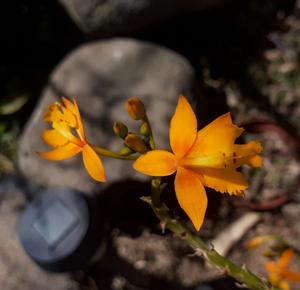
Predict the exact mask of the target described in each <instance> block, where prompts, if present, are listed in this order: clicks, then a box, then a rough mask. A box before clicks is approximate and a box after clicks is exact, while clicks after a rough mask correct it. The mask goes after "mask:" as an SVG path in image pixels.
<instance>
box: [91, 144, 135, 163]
mask: <svg viewBox="0 0 300 290" xmlns="http://www.w3.org/2000/svg"><path fill="white" fill-rule="evenodd" d="M92 148H93V149H94V150H95V152H96V153H98V154H99V155H101V156H106V157H111V158H115V159H122V160H136V159H137V158H138V156H123V155H120V154H118V153H115V152H112V151H110V150H107V149H105V148H102V147H99V146H92Z"/></svg>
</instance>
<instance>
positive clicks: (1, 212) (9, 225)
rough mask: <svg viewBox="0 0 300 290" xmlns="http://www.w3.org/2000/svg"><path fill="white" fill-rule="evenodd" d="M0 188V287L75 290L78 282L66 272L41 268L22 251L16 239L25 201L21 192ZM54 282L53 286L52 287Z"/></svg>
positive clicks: (27, 289)
mask: <svg viewBox="0 0 300 290" xmlns="http://www.w3.org/2000/svg"><path fill="white" fill-rule="evenodd" d="M1 189H3V188H0V201H1V202H0V231H1V235H0V245H1V247H0V289H3V290H4V289H5V290H19V289H22V290H33V289H43V290H53V289H56V290H66V289H68V290H76V289H79V285H78V284H76V283H75V282H74V281H72V280H71V278H70V276H69V275H67V274H52V273H47V272H45V271H43V270H41V269H40V268H39V267H38V266H36V265H35V264H34V263H33V262H32V261H31V260H30V258H29V257H28V256H27V255H26V254H25V252H24V250H23V249H22V247H21V245H20V242H19V240H18V235H17V228H18V222H19V218H20V214H21V213H22V211H23V208H24V206H25V204H26V198H25V195H24V193H23V192H21V191H20V190H18V189H16V188H14V189H13V190H5V191H2V190H1ZM54 285H55V286H54Z"/></svg>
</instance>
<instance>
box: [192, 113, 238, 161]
mask: <svg viewBox="0 0 300 290" xmlns="http://www.w3.org/2000/svg"><path fill="white" fill-rule="evenodd" d="M242 132H243V129H242V128H239V127H237V126H236V125H234V124H233V123H232V120H231V116H230V113H227V114H224V115H222V116H220V117H218V118H217V119H215V120H214V121H213V122H211V123H210V124H208V125H207V126H206V127H204V128H203V129H201V130H200V131H199V132H198V134H197V139H196V141H195V143H194V145H193V146H192V148H191V150H190V151H189V152H188V154H187V156H188V157H199V156H203V155H204V156H209V155H215V154H221V155H226V156H228V155H232V151H233V144H234V142H235V139H236V138H237V137H239V136H240V135H241V134H242Z"/></svg>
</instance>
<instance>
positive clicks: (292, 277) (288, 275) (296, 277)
mask: <svg viewBox="0 0 300 290" xmlns="http://www.w3.org/2000/svg"><path fill="white" fill-rule="evenodd" d="M281 275H282V277H284V278H285V279H287V280H289V281H291V282H300V274H299V273H296V272H294V271H291V270H285V271H283V272H282V274H281Z"/></svg>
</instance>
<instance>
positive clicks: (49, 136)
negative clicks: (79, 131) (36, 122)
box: [42, 129, 68, 147]
mask: <svg viewBox="0 0 300 290" xmlns="http://www.w3.org/2000/svg"><path fill="white" fill-rule="evenodd" d="M42 138H43V140H44V141H45V142H46V143H47V144H48V145H50V146H52V147H58V146H63V145H65V144H66V143H67V142H68V139H66V138H65V137H64V136H62V135H61V134H59V133H58V132H57V131H56V130H53V129H51V130H45V131H44V132H43V134H42Z"/></svg>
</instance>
